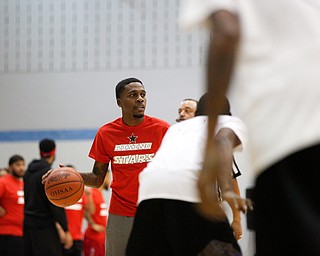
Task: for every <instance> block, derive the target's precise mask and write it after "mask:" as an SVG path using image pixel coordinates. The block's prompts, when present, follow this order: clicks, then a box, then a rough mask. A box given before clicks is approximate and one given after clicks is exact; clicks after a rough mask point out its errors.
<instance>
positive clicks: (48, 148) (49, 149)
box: [39, 138, 56, 157]
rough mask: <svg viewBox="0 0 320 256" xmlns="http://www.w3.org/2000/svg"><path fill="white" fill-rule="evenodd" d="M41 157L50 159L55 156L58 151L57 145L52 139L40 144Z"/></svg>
mask: <svg viewBox="0 0 320 256" xmlns="http://www.w3.org/2000/svg"><path fill="white" fill-rule="evenodd" d="M39 149H40V155H41V157H48V156H51V155H53V154H54V153H55V152H54V151H55V149H56V143H55V142H54V140H52V139H47V138H46V139H43V140H41V141H40V143H39Z"/></svg>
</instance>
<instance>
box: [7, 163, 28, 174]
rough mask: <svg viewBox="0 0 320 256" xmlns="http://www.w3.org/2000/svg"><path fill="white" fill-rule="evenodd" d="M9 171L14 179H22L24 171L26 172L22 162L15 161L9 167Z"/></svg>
mask: <svg viewBox="0 0 320 256" xmlns="http://www.w3.org/2000/svg"><path fill="white" fill-rule="evenodd" d="M9 169H10V170H11V173H12V175H13V176H14V177H16V178H21V177H23V175H24V173H25V171H26V165H25V163H24V161H23V160H20V161H16V162H14V163H13V164H11V165H10V166H9Z"/></svg>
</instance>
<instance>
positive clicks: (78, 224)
mask: <svg viewBox="0 0 320 256" xmlns="http://www.w3.org/2000/svg"><path fill="white" fill-rule="evenodd" d="M66 167H71V168H73V169H75V167H74V166H73V165H70V164H68V165H66ZM87 207H88V199H87V196H86V193H83V194H82V197H81V198H80V200H79V201H78V202H77V203H76V204H73V205H70V206H67V207H65V208H64V209H65V211H66V215H67V221H68V229H69V231H70V234H71V236H72V239H73V245H72V247H71V248H65V247H66V246H65V245H64V244H63V246H62V255H63V256H81V255H83V232H82V227H83V219H84V217H85V211H86V210H87ZM56 226H57V229H58V231H59V236H60V240H61V241H62V242H64V241H65V240H66V233H65V232H64V230H63V229H62V228H61V226H60V225H59V223H56Z"/></svg>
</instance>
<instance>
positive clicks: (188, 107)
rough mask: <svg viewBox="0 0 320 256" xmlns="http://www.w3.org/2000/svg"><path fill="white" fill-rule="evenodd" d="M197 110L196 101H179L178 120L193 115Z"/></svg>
mask: <svg viewBox="0 0 320 256" xmlns="http://www.w3.org/2000/svg"><path fill="white" fill-rule="evenodd" d="M196 110H197V103H196V102H195V101H193V100H185V101H183V102H181V105H180V107H179V109H178V113H179V118H178V119H177V121H178V122H181V121H184V120H187V119H190V118H192V117H194V116H195V114H196Z"/></svg>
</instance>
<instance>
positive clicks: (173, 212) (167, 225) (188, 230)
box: [126, 199, 241, 256]
mask: <svg viewBox="0 0 320 256" xmlns="http://www.w3.org/2000/svg"><path fill="white" fill-rule="evenodd" d="M211 241H215V243H217V242H218V246H219V247H220V249H221V247H226V248H223V250H230V247H231V249H232V251H234V253H233V254H232V255H241V254H240V247H239V245H238V243H237V241H236V239H235V237H234V235H233V231H232V229H231V227H230V224H229V223H228V221H227V220H226V221H223V222H212V221H209V220H207V219H204V218H203V217H202V216H200V215H199V214H198V212H197V211H196V209H195V204H193V203H188V202H184V201H178V200H166V199H151V200H145V201H142V202H141V203H140V205H139V207H138V210H137V213H136V216H135V219H134V223H133V230H132V233H131V236H130V239H129V242H128V246H127V253H126V254H127V256H136V255H139V256H143V255H145V256H156V255H159V256H160V255H162V256H169V255H176V256H182V255H183V256H195V255H198V254H199V253H200V252H201V251H202V250H203V249H204V248H205V247H206V246H207V245H208V244H209V243H210V242H211ZM216 247H217V246H216ZM204 255H205V254H204ZM222 255H227V254H225V253H224V254H222Z"/></svg>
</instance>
